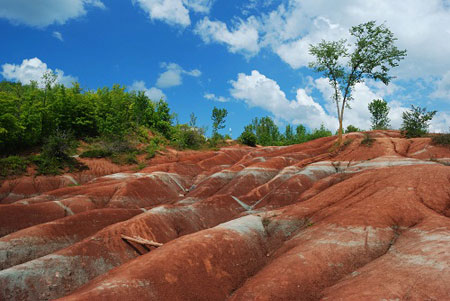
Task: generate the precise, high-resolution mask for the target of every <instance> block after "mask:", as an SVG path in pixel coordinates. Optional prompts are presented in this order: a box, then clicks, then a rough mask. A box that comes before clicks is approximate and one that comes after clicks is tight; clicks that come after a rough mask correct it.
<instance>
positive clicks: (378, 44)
mask: <svg viewBox="0 0 450 301" xmlns="http://www.w3.org/2000/svg"><path fill="white" fill-rule="evenodd" d="M350 34H351V35H352V36H353V37H354V38H355V44H354V46H353V47H352V48H349V47H348V46H347V45H346V43H347V41H346V40H340V41H331V42H329V41H324V40H322V42H320V43H319V44H318V45H310V48H309V52H310V54H311V55H312V56H314V57H315V61H314V62H311V63H310V64H309V66H310V68H313V69H314V70H315V71H317V72H320V73H323V74H324V75H325V76H326V77H327V78H328V80H329V82H330V85H331V86H332V88H333V92H334V93H333V96H332V97H333V101H334V102H335V103H336V109H337V115H338V120H339V142H340V143H341V142H342V132H343V131H342V122H343V119H344V109H345V108H350V106H349V101H351V100H353V95H352V92H353V88H354V87H355V85H356V84H357V83H361V82H364V80H365V79H373V80H380V81H381V82H383V83H384V84H385V85H388V84H389V82H390V81H391V79H392V78H393V77H392V76H390V75H389V71H390V69H391V68H393V67H396V66H398V62H399V61H400V60H402V59H403V58H404V57H405V56H406V50H399V49H398V48H397V47H396V46H395V45H394V42H395V41H396V40H397V39H396V38H395V37H394V34H393V33H392V32H391V31H390V30H389V28H387V27H386V26H385V25H384V24H381V25H376V23H375V21H370V22H367V23H363V24H360V25H358V26H353V27H352V28H351V29H350ZM350 50H353V51H350ZM343 61H347V62H348V63H347V64H343V63H342V62H343Z"/></svg>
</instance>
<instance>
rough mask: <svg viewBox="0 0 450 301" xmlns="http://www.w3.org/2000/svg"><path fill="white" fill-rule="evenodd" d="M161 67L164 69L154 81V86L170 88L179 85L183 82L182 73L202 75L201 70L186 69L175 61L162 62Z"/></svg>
mask: <svg viewBox="0 0 450 301" xmlns="http://www.w3.org/2000/svg"><path fill="white" fill-rule="evenodd" d="M161 67H163V68H166V71H164V72H163V73H161V74H160V75H159V77H158V80H157V81H156V86H157V87H159V88H170V87H175V86H179V85H181V83H182V82H183V80H182V75H188V76H193V77H199V76H200V75H202V72H201V71H200V70H198V69H194V70H191V71H187V70H184V69H183V68H182V67H181V66H180V65H178V64H175V63H162V64H161Z"/></svg>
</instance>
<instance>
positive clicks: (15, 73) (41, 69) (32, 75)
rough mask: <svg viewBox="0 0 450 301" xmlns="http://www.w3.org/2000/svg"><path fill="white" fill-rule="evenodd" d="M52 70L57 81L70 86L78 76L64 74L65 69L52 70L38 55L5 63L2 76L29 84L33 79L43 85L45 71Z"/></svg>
mask: <svg viewBox="0 0 450 301" xmlns="http://www.w3.org/2000/svg"><path fill="white" fill-rule="evenodd" d="M48 71H52V72H54V73H55V74H56V76H57V78H56V80H57V82H58V83H60V84H64V85H66V86H70V85H71V84H72V82H75V81H77V78H76V77H73V76H71V75H64V71H62V70H60V69H55V70H52V69H50V68H48V67H47V64H46V63H44V62H42V61H41V60H40V59H38V58H37V57H35V58H32V59H24V60H23V61H22V64H20V65H15V64H3V65H2V72H1V74H2V76H3V77H4V78H5V79H7V80H11V81H18V82H21V83H22V84H29V83H30V82H31V81H36V82H38V84H39V86H41V87H42V86H43V82H42V76H43V75H44V73H45V72H48Z"/></svg>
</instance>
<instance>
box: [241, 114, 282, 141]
mask: <svg viewBox="0 0 450 301" xmlns="http://www.w3.org/2000/svg"><path fill="white" fill-rule="evenodd" d="M244 132H251V133H253V134H254V135H255V136H256V143H257V144H260V145H264V146H267V145H279V144H281V143H282V142H281V140H282V139H281V138H282V136H281V134H280V131H279V130H278V126H277V125H276V124H275V123H274V122H273V120H272V118H270V117H269V116H266V117H262V118H260V119H259V118H254V119H253V120H252V123H251V124H249V125H247V126H245V128H244Z"/></svg>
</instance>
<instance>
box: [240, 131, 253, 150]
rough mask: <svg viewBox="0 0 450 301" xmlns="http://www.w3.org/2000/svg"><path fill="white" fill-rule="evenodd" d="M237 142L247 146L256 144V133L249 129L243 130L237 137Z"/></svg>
mask: <svg viewBox="0 0 450 301" xmlns="http://www.w3.org/2000/svg"><path fill="white" fill-rule="evenodd" d="M238 140H239V142H241V143H242V144H245V145H248V146H256V135H255V134H254V133H253V132H250V131H243V132H242V134H241V135H240V136H239V138H238Z"/></svg>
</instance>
